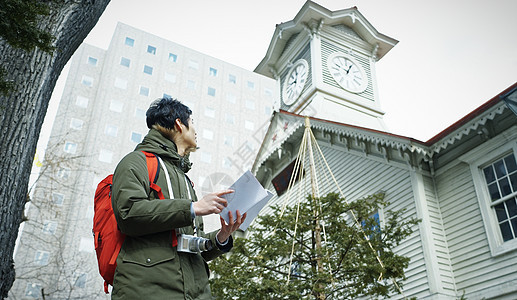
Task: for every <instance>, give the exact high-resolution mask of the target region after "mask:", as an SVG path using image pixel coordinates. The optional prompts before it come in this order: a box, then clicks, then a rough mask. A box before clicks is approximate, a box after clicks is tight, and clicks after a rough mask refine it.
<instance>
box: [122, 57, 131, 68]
mask: <svg viewBox="0 0 517 300" xmlns="http://www.w3.org/2000/svg"><path fill="white" fill-rule="evenodd" d="M120 65H121V66H124V67H127V68H129V66H130V65H131V60H130V59H129V58H126V57H121V58H120Z"/></svg>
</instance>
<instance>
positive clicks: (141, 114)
mask: <svg viewBox="0 0 517 300" xmlns="http://www.w3.org/2000/svg"><path fill="white" fill-rule="evenodd" d="M145 113H146V111H145V109H141V108H138V107H137V108H136V109H135V117H137V118H139V119H142V120H145V117H146V116H145Z"/></svg>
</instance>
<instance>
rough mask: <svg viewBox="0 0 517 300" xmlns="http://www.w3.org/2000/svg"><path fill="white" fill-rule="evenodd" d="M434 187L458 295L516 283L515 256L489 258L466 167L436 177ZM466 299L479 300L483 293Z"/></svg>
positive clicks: (473, 191)
mask: <svg viewBox="0 0 517 300" xmlns="http://www.w3.org/2000/svg"><path fill="white" fill-rule="evenodd" d="M436 186H437V193H438V198H439V199H440V206H441V209H442V216H443V221H444V225H445V226H444V227H445V234H446V236H447V241H448V246H449V253H450V255H451V263H452V269H453V272H454V278H455V280H456V288H457V291H458V294H462V293H463V292H465V293H466V294H467V295H469V294H471V295H474V294H472V293H475V292H479V291H483V290H486V289H490V288H493V287H494V286H496V285H500V284H502V283H504V282H507V281H511V280H517V275H516V274H517V272H516V271H517V267H516V266H517V255H515V253H513V254H509V255H500V256H495V257H492V255H491V252H490V248H489V245H488V241H487V236H486V231H485V227H484V224H483V219H482V216H481V212H480V208H479V202H478V199H477V195H476V192H475V189H474V183H473V180H472V175H471V173H470V169H469V166H468V165H467V164H465V163H461V164H457V165H456V166H454V167H452V168H451V169H450V170H448V171H447V172H445V173H443V174H440V175H438V176H436ZM477 295H479V298H478V297H477V296H473V297H469V299H481V298H483V297H484V296H483V295H482V293H479V294H477Z"/></svg>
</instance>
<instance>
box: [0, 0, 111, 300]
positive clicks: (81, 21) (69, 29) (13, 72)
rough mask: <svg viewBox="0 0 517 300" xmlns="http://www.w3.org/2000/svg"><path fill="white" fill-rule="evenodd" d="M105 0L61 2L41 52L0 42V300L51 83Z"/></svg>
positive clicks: (9, 278) (47, 21) (45, 24)
mask: <svg viewBox="0 0 517 300" xmlns="http://www.w3.org/2000/svg"><path fill="white" fill-rule="evenodd" d="M108 3H109V0H76V1H70V0H65V1H62V2H60V4H57V5H54V6H53V7H52V9H51V12H50V15H49V16H46V17H44V18H41V19H40V21H39V26H41V28H44V29H46V30H47V31H49V32H50V33H51V34H53V35H54V37H55V38H56V39H55V41H54V46H55V50H54V51H53V52H52V53H45V52H44V51H42V50H40V49H38V48H36V49H34V50H32V51H30V52H26V51H24V50H20V49H16V48H13V47H12V46H10V45H9V44H8V43H7V42H6V41H5V40H3V39H0V63H1V65H2V66H3V67H4V69H5V70H6V71H7V77H6V79H7V80H10V81H11V82H13V84H14V89H13V90H12V91H11V92H10V94H9V95H7V96H0V99H1V101H0V140H1V143H0V157H1V159H0V170H1V172H0V297H1V298H2V299H3V298H6V297H7V292H8V291H9V289H10V288H11V286H12V284H13V282H14V278H15V272H14V265H13V251H14V245H15V241H16V237H17V236H18V228H19V226H20V223H21V221H22V214H23V209H24V205H25V202H26V200H27V191H28V182H29V176H30V171H31V166H32V162H33V158H34V154H35V151H36V144H37V141H38V138H39V134H40V130H41V126H42V124H43V120H44V118H45V114H46V112H47V108H48V102H49V100H50V96H51V95H52V90H53V89H54V86H55V84H56V81H57V79H58V77H59V75H60V73H61V71H62V70H63V67H64V66H65V64H66V63H67V62H68V60H69V59H70V57H71V56H72V54H73V53H74V52H75V50H76V49H77V47H79V45H80V44H81V43H82V41H83V40H84V38H85V37H86V36H87V35H88V33H89V32H90V31H91V29H92V28H93V26H94V25H95V24H96V23H97V21H98V20H99V17H100V16H101V14H102V13H103V12H104V9H105V8H106V6H107V5H108Z"/></svg>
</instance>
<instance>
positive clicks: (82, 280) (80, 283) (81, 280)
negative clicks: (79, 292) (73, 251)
mask: <svg viewBox="0 0 517 300" xmlns="http://www.w3.org/2000/svg"><path fill="white" fill-rule="evenodd" d="M87 276H88V274H86V273H81V274H79V276H77V278H76V279H75V283H74V286H76V287H78V288H85V287H86V279H87V278H88V277H87Z"/></svg>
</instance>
